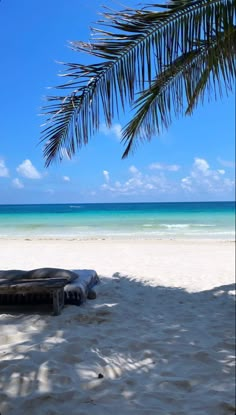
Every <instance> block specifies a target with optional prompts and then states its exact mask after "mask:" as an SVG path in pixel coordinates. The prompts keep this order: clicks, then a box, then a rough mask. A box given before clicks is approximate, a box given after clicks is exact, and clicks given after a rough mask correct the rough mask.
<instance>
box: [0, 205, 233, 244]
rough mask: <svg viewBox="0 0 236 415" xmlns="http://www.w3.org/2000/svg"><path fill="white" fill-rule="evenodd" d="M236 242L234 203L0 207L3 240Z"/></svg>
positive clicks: (0, 228) (0, 233)
mask: <svg viewBox="0 0 236 415" xmlns="http://www.w3.org/2000/svg"><path fill="white" fill-rule="evenodd" d="M122 237H125V238H158V239H172V238H173V239H177V238H184V239H186V238H201V239H224V240H234V239H235V203H234V202H192V203H98V204H80V203H78V204H77V203H75V204H73V203H68V204H48V205H47V204H43V205H0V238H47V239H54V238H55V239H59V238H68V239H69V238H75V239H100V238H122Z"/></svg>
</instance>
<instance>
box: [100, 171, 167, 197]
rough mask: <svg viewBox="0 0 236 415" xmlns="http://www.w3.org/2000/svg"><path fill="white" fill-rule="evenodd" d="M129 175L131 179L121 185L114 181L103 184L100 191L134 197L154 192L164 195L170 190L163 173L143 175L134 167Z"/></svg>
mask: <svg viewBox="0 0 236 415" xmlns="http://www.w3.org/2000/svg"><path fill="white" fill-rule="evenodd" d="M129 173H130V174H131V177H130V178H128V179H127V180H126V181H124V182H123V183H121V182H120V181H115V182H114V183H104V184H103V185H102V189H103V190H105V191H109V192H111V193H116V194H117V195H127V196H130V195H136V194H142V195H145V194H147V195H148V194H150V192H153V191H155V192H156V193H165V192H167V191H168V190H170V189H171V187H170V184H169V183H168V181H167V179H166V177H165V176H164V175H163V173H161V174H159V175H148V174H143V173H142V172H141V171H140V170H138V169H137V167H135V166H130V168H129Z"/></svg>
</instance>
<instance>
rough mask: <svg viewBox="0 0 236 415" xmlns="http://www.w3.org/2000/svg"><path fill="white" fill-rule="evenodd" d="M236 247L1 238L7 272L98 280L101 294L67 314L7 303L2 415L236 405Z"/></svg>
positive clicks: (204, 413) (159, 414) (161, 411)
mask: <svg viewBox="0 0 236 415" xmlns="http://www.w3.org/2000/svg"><path fill="white" fill-rule="evenodd" d="M234 248H235V246H234V243H233V242H230V241H174V240H169V241H160V240H94V241H93V240H89V241H78V240H54V241H53V240H1V241H0V260H1V261H0V263H1V269H14V268H15V269H32V268H39V267H60V268H68V269H83V268H88V269H95V270H96V271H97V273H98V274H99V276H100V279H101V283H100V284H99V286H98V287H97V288H96V291H97V298H96V299H95V300H90V301H89V300H88V301H87V302H86V303H85V304H84V305H83V306H81V307H76V306H66V307H65V308H64V310H63V312H62V314H61V315H60V316H58V317H53V316H52V315H51V314H50V313H48V312H46V313H45V311H44V312H42V310H40V309H39V307H38V306H37V307H36V308H35V310H34V312H29V311H28V312H23V311H22V310H20V311H19V310H18V311H13V310H11V311H7V312H6V310H4V309H2V308H1V313H2V314H1V315H0V323H1V326H0V413H1V415H31V414H33V415H46V414H47V415H56V414H57V415H62V414H71V415H82V414H83V415H108V414H109V415H110V414H112V415H118V414H119V415H120V414H122V415H126V414H140V415H149V414H155V415H170V414H171V415H189V414H191V415H228V414H234V413H235V407H234V402H235V394H234V350H235V348H234V344H235V343H234V311H235V308H234V304H235V303H234V299H235V295H234V294H235V291H234V289H235V287H234V260H235V254H234ZM99 375H100V376H99Z"/></svg>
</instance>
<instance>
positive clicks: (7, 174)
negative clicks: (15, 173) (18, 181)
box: [0, 159, 9, 177]
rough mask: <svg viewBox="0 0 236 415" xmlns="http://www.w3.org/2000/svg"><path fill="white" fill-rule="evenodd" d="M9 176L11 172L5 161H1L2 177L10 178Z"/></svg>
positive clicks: (0, 170) (0, 173)
mask: <svg viewBox="0 0 236 415" xmlns="http://www.w3.org/2000/svg"><path fill="white" fill-rule="evenodd" d="M8 176H9V170H8V168H7V167H6V165H5V161H4V160H3V159H0V177H8Z"/></svg>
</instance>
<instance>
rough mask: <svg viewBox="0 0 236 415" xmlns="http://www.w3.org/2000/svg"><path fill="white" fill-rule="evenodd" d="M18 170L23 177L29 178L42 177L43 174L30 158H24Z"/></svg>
mask: <svg viewBox="0 0 236 415" xmlns="http://www.w3.org/2000/svg"><path fill="white" fill-rule="evenodd" d="M16 171H17V172H18V173H19V174H20V175H21V176H23V177H26V178H27V179H40V178H41V174H40V173H39V172H38V170H37V169H36V168H35V167H34V166H33V164H32V163H31V161H30V160H24V161H23V163H21V164H20V165H19V166H18V167H17V169H16Z"/></svg>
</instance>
